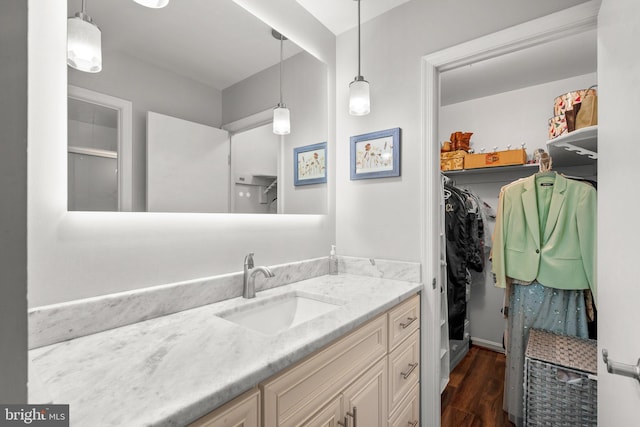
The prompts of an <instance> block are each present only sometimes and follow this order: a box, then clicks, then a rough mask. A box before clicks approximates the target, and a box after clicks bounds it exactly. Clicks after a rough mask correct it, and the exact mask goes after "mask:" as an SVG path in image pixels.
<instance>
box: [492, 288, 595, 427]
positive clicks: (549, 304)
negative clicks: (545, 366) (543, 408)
mask: <svg viewBox="0 0 640 427" xmlns="http://www.w3.org/2000/svg"><path fill="white" fill-rule="evenodd" d="M531 328H535V329H542V330H545V331H550V332H555V333H557V334H563V335H570V336H576V337H581V338H588V337H589V332H588V330H587V312H586V308H585V300H584V293H583V291H582V290H562V289H553V288H547V287H545V286H543V285H542V284H540V283H538V282H533V283H532V284H530V285H516V284H514V285H512V286H511V296H510V299H509V317H508V321H507V337H506V347H507V361H506V367H505V383H504V385H505V387H504V410H505V411H507V413H508V414H509V420H510V421H511V422H512V423H514V424H515V425H516V426H517V427H520V426H522V425H523V396H524V353H525V350H526V347H527V340H528V339H529V329H531Z"/></svg>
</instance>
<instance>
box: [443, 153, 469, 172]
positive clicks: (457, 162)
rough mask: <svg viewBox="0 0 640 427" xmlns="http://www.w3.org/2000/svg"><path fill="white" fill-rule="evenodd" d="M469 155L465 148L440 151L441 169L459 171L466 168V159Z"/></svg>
mask: <svg viewBox="0 0 640 427" xmlns="http://www.w3.org/2000/svg"><path fill="white" fill-rule="evenodd" d="M466 156H468V154H467V152H466V151H464V150H457V151H449V152H446V153H440V170H441V171H457V170H462V169H464V159H465V157H466Z"/></svg>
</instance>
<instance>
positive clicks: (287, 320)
mask: <svg viewBox="0 0 640 427" xmlns="http://www.w3.org/2000/svg"><path fill="white" fill-rule="evenodd" d="M341 305H344V302H343V301H338V300H335V299H332V298H329V297H325V296H322V295H313V294H307V293H300V292H289V293H286V294H282V295H277V296H274V297H270V298H265V299H260V298H257V299H255V300H251V301H249V302H247V303H246V304H243V305H241V306H239V307H236V308H233V309H230V310H227V311H224V312H221V313H218V314H217V316H218V317H222V318H223V319H225V320H228V321H230V322H233V323H236V324H238V325H240V326H243V327H245V328H248V329H253V330H254V331H258V332H260V333H263V334H265V335H277V334H279V333H280V332H283V331H286V330H288V329H291V328H293V327H295V326H298V325H300V324H301V323H304V322H307V321H309V320H311V319H315V318H316V317H318V316H321V315H323V314H325V313H328V312H330V311H333V310H335V309H337V308H339V307H340V306H341Z"/></svg>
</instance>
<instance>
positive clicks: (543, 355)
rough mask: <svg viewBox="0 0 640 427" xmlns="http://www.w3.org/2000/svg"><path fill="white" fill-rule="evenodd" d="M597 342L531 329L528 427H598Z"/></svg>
mask: <svg viewBox="0 0 640 427" xmlns="http://www.w3.org/2000/svg"><path fill="white" fill-rule="evenodd" d="M597 350H598V346H597V342H596V341H594V340H587V339H582V338H576V337H568V336H563V335H557V334H553V333H550V332H546V331H541V330H536V329H532V330H531V331H530V333H529V341H528V343H527V351H526V353H525V384H524V388H525V390H524V391H525V392H524V419H525V425H526V426H531V427H534V426H535V427H538V426H596V425H597V422H598V413H597V408H598V401H597V393H598V382H597V380H596V376H595V374H596V372H597Z"/></svg>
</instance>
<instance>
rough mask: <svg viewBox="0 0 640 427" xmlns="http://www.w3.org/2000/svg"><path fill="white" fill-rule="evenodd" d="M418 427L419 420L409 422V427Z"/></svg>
mask: <svg viewBox="0 0 640 427" xmlns="http://www.w3.org/2000/svg"><path fill="white" fill-rule="evenodd" d="M417 425H418V420H415V421H409V427H416V426H417Z"/></svg>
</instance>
